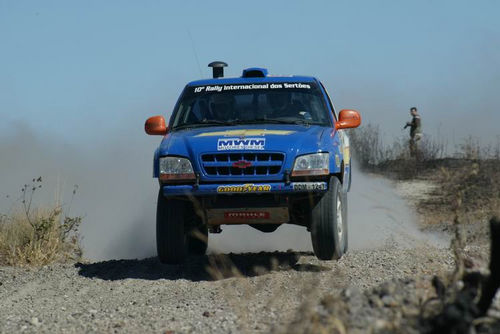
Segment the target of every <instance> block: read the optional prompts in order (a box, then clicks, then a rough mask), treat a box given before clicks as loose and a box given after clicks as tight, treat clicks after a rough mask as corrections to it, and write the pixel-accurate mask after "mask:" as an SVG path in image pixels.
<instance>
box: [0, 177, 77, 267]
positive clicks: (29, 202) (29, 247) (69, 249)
mask: <svg viewBox="0 0 500 334" xmlns="http://www.w3.org/2000/svg"><path fill="white" fill-rule="evenodd" d="M41 187H42V179H41V178H38V179H33V181H32V183H31V184H26V185H24V187H23V188H22V196H21V198H20V200H19V202H20V203H16V204H17V205H16V207H15V208H13V209H12V210H11V211H12V212H11V213H10V214H1V215H0V265H11V266H26V265H29V266H41V265H46V264H49V263H52V262H64V261H67V260H72V259H78V258H80V257H81V250H80V245H79V237H78V227H79V225H80V223H81V221H82V218H81V217H70V216H68V215H67V214H66V213H65V212H64V210H63V207H62V206H61V205H60V204H54V205H52V206H51V207H44V208H38V207H36V206H35V203H34V197H35V194H36V192H37V191H38V189H40V188H41ZM75 192H76V189H75V190H74V191H73V195H74V194H75Z"/></svg>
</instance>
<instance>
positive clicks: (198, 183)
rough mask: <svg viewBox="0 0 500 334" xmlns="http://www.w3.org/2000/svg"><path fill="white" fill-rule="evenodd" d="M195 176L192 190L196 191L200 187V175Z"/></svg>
mask: <svg viewBox="0 0 500 334" xmlns="http://www.w3.org/2000/svg"><path fill="white" fill-rule="evenodd" d="M195 176H196V181H195V183H194V186H193V188H194V189H195V190H196V189H198V188H199V187H200V173H196V174H195Z"/></svg>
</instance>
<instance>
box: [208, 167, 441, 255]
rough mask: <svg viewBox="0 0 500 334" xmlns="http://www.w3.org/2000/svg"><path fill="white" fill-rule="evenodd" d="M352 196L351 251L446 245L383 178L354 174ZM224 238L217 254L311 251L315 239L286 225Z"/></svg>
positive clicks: (231, 229) (240, 229)
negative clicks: (426, 228) (424, 227)
mask: <svg viewBox="0 0 500 334" xmlns="http://www.w3.org/2000/svg"><path fill="white" fill-rule="evenodd" d="M352 177H353V181H352V188H351V191H350V192H349V194H348V203H349V205H348V217H349V248H350V250H362V249H374V248H381V247H386V246H387V245H389V244H390V245H392V246H394V245H395V246H398V247H414V246H417V245H423V244H432V245H443V244H444V242H443V241H441V240H440V239H439V238H438V237H437V236H435V235H431V234H426V233H422V232H421V231H419V229H418V227H417V225H416V217H415V213H414V212H413V211H412V210H411V209H410V207H409V206H408V204H407V203H406V201H405V200H404V199H402V198H401V196H400V195H399V194H398V193H397V192H396V190H395V188H394V186H393V185H391V183H390V182H389V181H387V180H385V179H384V178H382V177H378V176H374V175H366V174H363V173H361V172H359V171H358V170H357V169H354V170H353V175H352ZM222 228H223V232H222V233H221V234H218V235H217V234H216V235H214V234H212V235H210V242H209V246H210V249H211V250H212V251H216V252H223V253H226V252H259V251H277V250H280V251H285V250H288V249H293V250H295V251H311V250H312V245H311V237H310V233H309V232H307V230H306V228H304V227H300V226H292V225H283V226H281V227H279V228H278V229H277V230H276V231H275V232H273V233H262V232H260V231H257V230H255V229H253V228H251V227H248V226H226V227H224V226H223V227H222Z"/></svg>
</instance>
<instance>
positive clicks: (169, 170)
mask: <svg viewBox="0 0 500 334" xmlns="http://www.w3.org/2000/svg"><path fill="white" fill-rule="evenodd" d="M194 179H196V176H195V175H194V171H193V166H192V165H191V162H190V161H189V160H188V159H186V158H179V157H162V158H160V180H161V181H169V180H186V181H188V180H194Z"/></svg>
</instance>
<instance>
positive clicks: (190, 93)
mask: <svg viewBox="0 0 500 334" xmlns="http://www.w3.org/2000/svg"><path fill="white" fill-rule="evenodd" d="M260 123H262V124H265V123H271V124H272V123H283V124H318V125H323V126H331V120H330V116H329V112H328V109H327V107H326V105H325V101H324V99H323V95H322V93H321V91H320V90H319V88H318V86H317V85H316V84H315V83H311V82H308V83H299V82H296V83H263V84H242V85H240V84H238V85H207V86H195V87H187V88H186V90H185V91H184V94H183V96H182V99H181V101H180V102H179V104H178V105H177V109H176V110H175V111H174V119H173V124H172V127H173V129H176V128H177V129H180V128H186V127H201V126H214V125H236V124H260Z"/></svg>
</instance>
